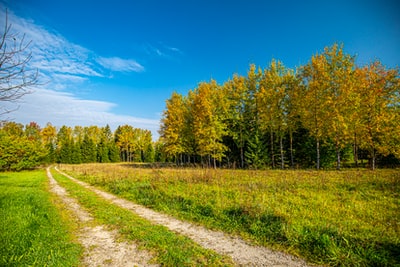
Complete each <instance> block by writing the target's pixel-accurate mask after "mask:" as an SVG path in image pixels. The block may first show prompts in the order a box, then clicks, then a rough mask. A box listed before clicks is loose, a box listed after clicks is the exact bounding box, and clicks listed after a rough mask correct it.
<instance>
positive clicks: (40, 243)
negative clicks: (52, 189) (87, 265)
mask: <svg viewBox="0 0 400 267" xmlns="http://www.w3.org/2000/svg"><path fill="white" fill-rule="evenodd" d="M57 205H58V204H57V199H56V198H55V197H54V196H53V195H51V194H50V193H49V192H48V182H47V177H46V172H45V171H44V170H38V171H30V172H5V173H0V214H1V215H0V240H1V242H0V266H78V265H79V260H80V255H81V252H82V248H81V246H80V245H78V244H77V243H75V242H74V240H73V236H72V234H71V233H70V230H71V228H70V225H69V224H68V223H66V221H65V220H64V219H63V217H64V216H66V214H63V213H62V212H60V210H59V209H58V208H57Z"/></svg>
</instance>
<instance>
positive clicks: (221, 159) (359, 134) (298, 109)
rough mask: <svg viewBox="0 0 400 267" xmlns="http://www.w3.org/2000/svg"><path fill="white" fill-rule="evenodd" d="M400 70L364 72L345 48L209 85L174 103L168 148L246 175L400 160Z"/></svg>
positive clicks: (165, 134) (179, 157) (167, 116)
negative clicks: (242, 170) (263, 170)
mask: <svg viewBox="0 0 400 267" xmlns="http://www.w3.org/2000/svg"><path fill="white" fill-rule="evenodd" d="M399 101H400V79H399V70H398V69H387V68H386V67H385V66H384V65H382V64H381V63H380V62H379V61H375V62H372V63H371V64H368V65H365V66H357V65H356V63H355V57H354V56H351V55H348V54H346V53H345V52H344V51H343V45H338V44H334V45H333V46H331V47H326V48H325V49H324V51H323V52H322V53H320V54H315V55H314V56H312V58H311V60H310V61H309V62H308V63H307V64H305V65H304V66H300V67H298V68H297V69H296V70H292V69H289V68H286V67H285V66H284V65H283V63H282V62H280V61H277V60H272V62H271V63H270V65H269V66H268V67H267V68H265V69H261V68H258V67H256V66H255V65H251V66H250V69H249V71H248V73H247V76H240V75H234V76H233V78H232V79H230V80H228V81H227V82H225V83H224V84H222V85H219V84H217V83H216V82H215V81H214V80H211V81H210V82H202V83H200V84H199V85H198V87H197V88H195V89H193V90H191V91H189V93H188V95H186V96H183V95H180V94H178V93H173V95H172V96H171V98H170V99H168V100H167V105H166V110H165V111H164V114H163V118H162V125H161V130H160V134H161V140H162V143H163V144H164V146H165V147H164V151H165V152H166V153H167V155H168V156H169V157H171V158H174V159H175V160H176V161H177V162H181V163H201V164H203V165H208V166H214V167H217V166H219V165H223V166H231V167H241V168H265V167H270V168H282V169H283V168H289V167H292V168H294V167H302V168H308V167H312V166H315V167H316V168H317V169H319V168H321V167H324V168H326V167H329V168H331V167H335V166H336V168H338V169H339V168H340V167H341V166H342V165H343V163H344V162H345V163H347V164H349V163H352V164H354V165H355V166H359V164H360V163H361V162H362V160H364V163H365V162H368V166H369V167H371V168H372V169H374V168H375V167H376V165H377V161H379V163H380V164H385V165H393V164H398V163H399V160H398V159H399V158H400V109H399V108H400V102H399Z"/></svg>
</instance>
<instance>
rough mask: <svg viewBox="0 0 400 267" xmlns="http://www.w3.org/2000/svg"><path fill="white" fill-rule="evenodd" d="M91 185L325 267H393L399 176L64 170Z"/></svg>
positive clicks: (399, 248) (399, 221)
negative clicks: (329, 266)
mask: <svg viewBox="0 0 400 267" xmlns="http://www.w3.org/2000/svg"><path fill="white" fill-rule="evenodd" d="M63 169H64V170H67V171H69V172H70V173H71V174H72V175H75V176H76V177H77V178H80V179H82V180H84V181H86V182H89V183H91V184H93V185H96V186H100V187H103V188H104V189H106V190H107V191H109V192H112V193H114V194H117V195H120V196H122V197H125V198H127V199H130V200H133V201H135V202H138V203H141V204H144V205H146V206H148V207H151V208H154V209H156V210H159V211H164V212H166V213H169V214H172V215H174V216H177V217H180V218H184V219H187V220H192V221H195V222H199V223H201V224H204V225H207V226H208V227H211V228H215V229H221V230H223V231H226V232H230V233H235V234H239V235H241V236H243V237H244V238H246V239H249V240H251V241H252V242H254V243H256V244H261V245H265V246H269V247H274V248H277V249H282V250H285V251H288V252H291V253H293V254H297V255H300V256H302V257H304V258H306V259H308V260H309V261H311V262H314V263H318V264H327V265H332V266H396V265H399V266H400V172H399V170H378V171H375V172H372V171H369V170H345V171H320V172H317V171H302V170H299V171H277V170H276V171H275V170H274V171H243V170H204V169H143V168H132V167H129V165H117V164H103V165H90V164H89V165H79V166H76V165H75V166H63Z"/></svg>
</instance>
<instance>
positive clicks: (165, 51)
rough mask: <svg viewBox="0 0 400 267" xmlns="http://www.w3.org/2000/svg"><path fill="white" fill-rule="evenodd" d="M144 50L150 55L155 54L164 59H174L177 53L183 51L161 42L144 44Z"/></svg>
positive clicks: (180, 53) (179, 53)
mask: <svg viewBox="0 0 400 267" xmlns="http://www.w3.org/2000/svg"><path fill="white" fill-rule="evenodd" d="M143 47H144V50H145V51H146V53H147V54H148V55H150V56H157V57H162V58H166V59H175V58H176V57H177V56H178V55H182V54H183V52H182V51H181V50H180V49H178V48H176V47H172V46H167V45H165V44H163V43H159V44H158V45H152V44H148V43H147V44H144V46H143Z"/></svg>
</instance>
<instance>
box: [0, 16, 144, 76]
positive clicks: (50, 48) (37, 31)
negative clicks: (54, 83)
mask: <svg viewBox="0 0 400 267" xmlns="http://www.w3.org/2000/svg"><path fill="white" fill-rule="evenodd" d="M0 17H2V18H4V17H5V11H4V10H0ZM8 17H9V22H10V23H11V24H12V30H13V31H14V32H17V33H21V34H22V33H23V34H25V39H26V40H31V41H32V43H31V44H30V46H29V51H30V52H31V53H32V59H31V61H30V66H31V67H33V68H37V69H39V70H40V71H41V72H42V73H43V74H44V75H45V76H47V78H49V77H48V76H51V75H53V74H57V73H61V74H69V75H79V76H86V77H105V76H107V75H105V73H106V72H107V71H115V72H141V71H143V70H144V67H143V66H142V65H140V64H139V63H138V62H137V61H136V60H134V59H122V58H119V57H110V58H106V57H102V56H100V55H97V54H96V53H95V52H93V51H91V50H89V49H87V48H85V47H82V46H80V45H77V44H74V43H72V42H70V41H68V40H67V39H66V38H64V37H63V36H62V35H60V34H59V33H57V32H54V31H52V30H51V29H47V28H44V27H43V26H40V25H37V24H35V23H34V21H32V20H28V19H24V18H20V17H18V16H16V15H14V14H13V13H12V12H8ZM0 27H2V28H3V27H4V20H3V19H2V20H1V21H0ZM50 78H51V77H50Z"/></svg>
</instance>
